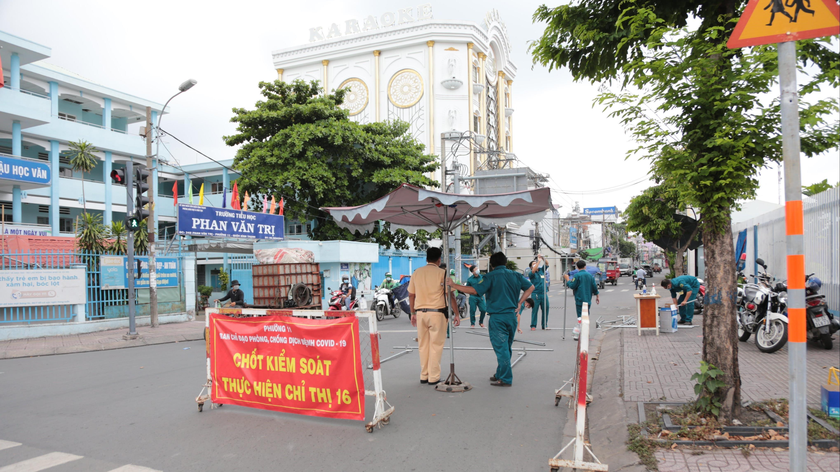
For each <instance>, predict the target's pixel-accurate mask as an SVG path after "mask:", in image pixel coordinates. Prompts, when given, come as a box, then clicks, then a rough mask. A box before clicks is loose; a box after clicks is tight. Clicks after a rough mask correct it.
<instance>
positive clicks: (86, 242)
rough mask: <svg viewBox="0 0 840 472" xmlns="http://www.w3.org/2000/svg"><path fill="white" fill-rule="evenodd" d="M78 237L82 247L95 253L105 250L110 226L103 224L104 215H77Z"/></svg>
mask: <svg viewBox="0 0 840 472" xmlns="http://www.w3.org/2000/svg"><path fill="white" fill-rule="evenodd" d="M76 237H77V238H78V239H79V248H80V249H83V250H85V251H87V252H89V253H93V254H101V253H103V252H105V240H106V239H107V238H108V228H107V227H106V226H105V225H103V224H102V215H97V214H94V213H83V214H81V215H79V216H78V217H76Z"/></svg>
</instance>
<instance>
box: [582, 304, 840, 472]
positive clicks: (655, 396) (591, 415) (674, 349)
mask: <svg viewBox="0 0 840 472" xmlns="http://www.w3.org/2000/svg"><path fill="white" fill-rule="evenodd" d="M698 318H699V319H698ZM695 320H696V325H695V326H696V327H695V328H690V329H683V327H682V326H681V327H680V328H681V329H680V330H679V331H678V332H677V333H668V334H666V333H662V334H660V335H659V336H656V334H655V333H653V332H647V333H643V334H642V336H639V335H638V334H637V332H636V330H635V329H629V328H628V329H621V328H619V329H614V330H610V331H607V332H602V331H600V330H597V331H596V332H595V340H594V341H593V344H592V347H593V348H594V350H595V351H596V352H597V353H598V354H597V355H598V360H597V361H596V362H595V372H594V378H593V379H592V380H591V385H592V390H591V393H592V396H593V401H592V403H591V404H590V405H589V407H588V409H587V416H588V420H589V439H590V441H591V443H592V446H593V448H594V449H593V452H595V454H597V455H598V457H599V459H601V460H602V462H604V463H605V464H609V466H610V470H622V471H639V470H644V469H645V468H644V467H643V466H641V465H639V464H638V457H637V456H636V455H635V454H634V453H633V452H630V451H628V450H627V446H626V442H627V439H628V434H627V428H626V425H628V424H633V423H638V412H637V411H636V410H637V407H636V404H637V402H640V401H661V400H667V401H676V402H687V401H692V400H694V398H695V395H694V384H693V382H692V381H691V375H692V374H693V373H695V372H696V371H697V370H698V369H699V366H700V359H701V358H702V355H701V352H702V327H701V323H702V317H695ZM738 348H739V349H738V353H739V357H738V358H739V363H740V371H741V396H742V400H743V401H760V400H767V399H770V398H780V397H787V396H788V356H787V347H785V348H783V349H781V350H779V351H777V352H775V353H773V354H765V353H762V352H760V351H759V350H758V348H756V346H755V342H754V341H753V340H752V339H750V340H749V341H748V342H741V343H739V345H738ZM807 356H808V373H807V378H808V404H809V405H810V406H814V407H818V406H819V401H820V398H819V397H820V387H819V386H820V384H822V383H823V382H825V379H826V376H827V370H828V367H829V366H832V365H837V363H838V353H837V348H836V347H835V348H834V349H832V350H830V351H826V350H824V349H821V348H819V347H816V346H808V351H807ZM622 423H623V424H622ZM655 454H656V458H657V460H658V462H659V470H660V471H662V472H671V471H674V472H676V471H698V472H699V471H703V472H722V471H745V472H747V471H786V470H788V450H787V449H757V450H754V451H752V454H751V455H749V457H747V456H745V455H744V454H743V453H742V452H741V451H740V450H733V449H711V450H709V449H667V450H666V449H658V450H657V451H656V453H655ZM808 470H809V471H813V472H829V471H831V472H838V471H840V455H838V453H836V452H823V451H819V452H812V451H809V452H808Z"/></svg>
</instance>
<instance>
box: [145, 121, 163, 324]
mask: <svg viewBox="0 0 840 472" xmlns="http://www.w3.org/2000/svg"><path fill="white" fill-rule="evenodd" d="M164 111H165V110H161V111H160V113H161V115H162V114H163V112H164ZM159 121H160V120H158V122H159ZM155 157H157V156H155ZM153 162H154V161H153V159H152V107H146V169H147V170H148V171H149V175H148V176H147V177H146V184H147V185H148V186H149V221H148V222H147V229H148V234H149V318H150V321H151V325H152V328H157V326H158V310H157V266H156V263H155V239H157V227H156V226H155V182H154V175H155V171H154V165H153Z"/></svg>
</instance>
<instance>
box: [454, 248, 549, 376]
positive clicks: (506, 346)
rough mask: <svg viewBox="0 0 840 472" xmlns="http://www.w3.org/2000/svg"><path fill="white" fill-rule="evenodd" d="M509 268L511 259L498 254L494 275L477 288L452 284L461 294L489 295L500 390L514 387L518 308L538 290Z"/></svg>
mask: <svg viewBox="0 0 840 472" xmlns="http://www.w3.org/2000/svg"><path fill="white" fill-rule="evenodd" d="M506 264H507V257H505V255H504V254H503V253H501V252H497V253H495V254H493V255H492V256H490V266H491V270H490V272H488V273H487V274H486V275H485V276H484V278H483V279H482V280H481V282H479V283H478V284H477V286H476V287H475V288H473V287H468V286H465V285H458V284H455V283H454V282H452V281H450V282H448V283H449V284H450V285H451V286H452V287H453V288H455V289H457V290H460V291H461V292H464V293H468V294H470V295H478V296H482V295H485V294H486V295H487V311H488V313H490V342H491V343H492V344H493V350H494V351H495V352H496V361H497V363H498V366H497V367H496V374H495V375H493V376H492V377H490V382H491V383H490V385H493V386H496V387H510V386H511V384H512V383H513V370H512V369H511V367H510V358H511V355H512V354H513V351H512V350H511V345H512V344H513V338H514V336H515V335H516V330H517V329H518V326H517V321H516V308H517V307H518V306H520V305H521V304H522V303H523V302H524V301H525V299H526V298H528V297H529V296H530V295H531V292H533V291H534V286H533V285H531V283H530V282H528V280H526V279H525V278H524V277H522V274H520V273H518V272H514V271H512V270H509V269H508V268H507V267H505V265H506ZM523 291H524V293H522V292H523ZM520 293H521V295H520Z"/></svg>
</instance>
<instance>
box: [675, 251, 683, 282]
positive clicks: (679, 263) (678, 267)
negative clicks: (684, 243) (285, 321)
mask: <svg viewBox="0 0 840 472" xmlns="http://www.w3.org/2000/svg"><path fill="white" fill-rule="evenodd" d="M681 275H685V251H683V250H682V249H676V250H674V277H679V276H681Z"/></svg>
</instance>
